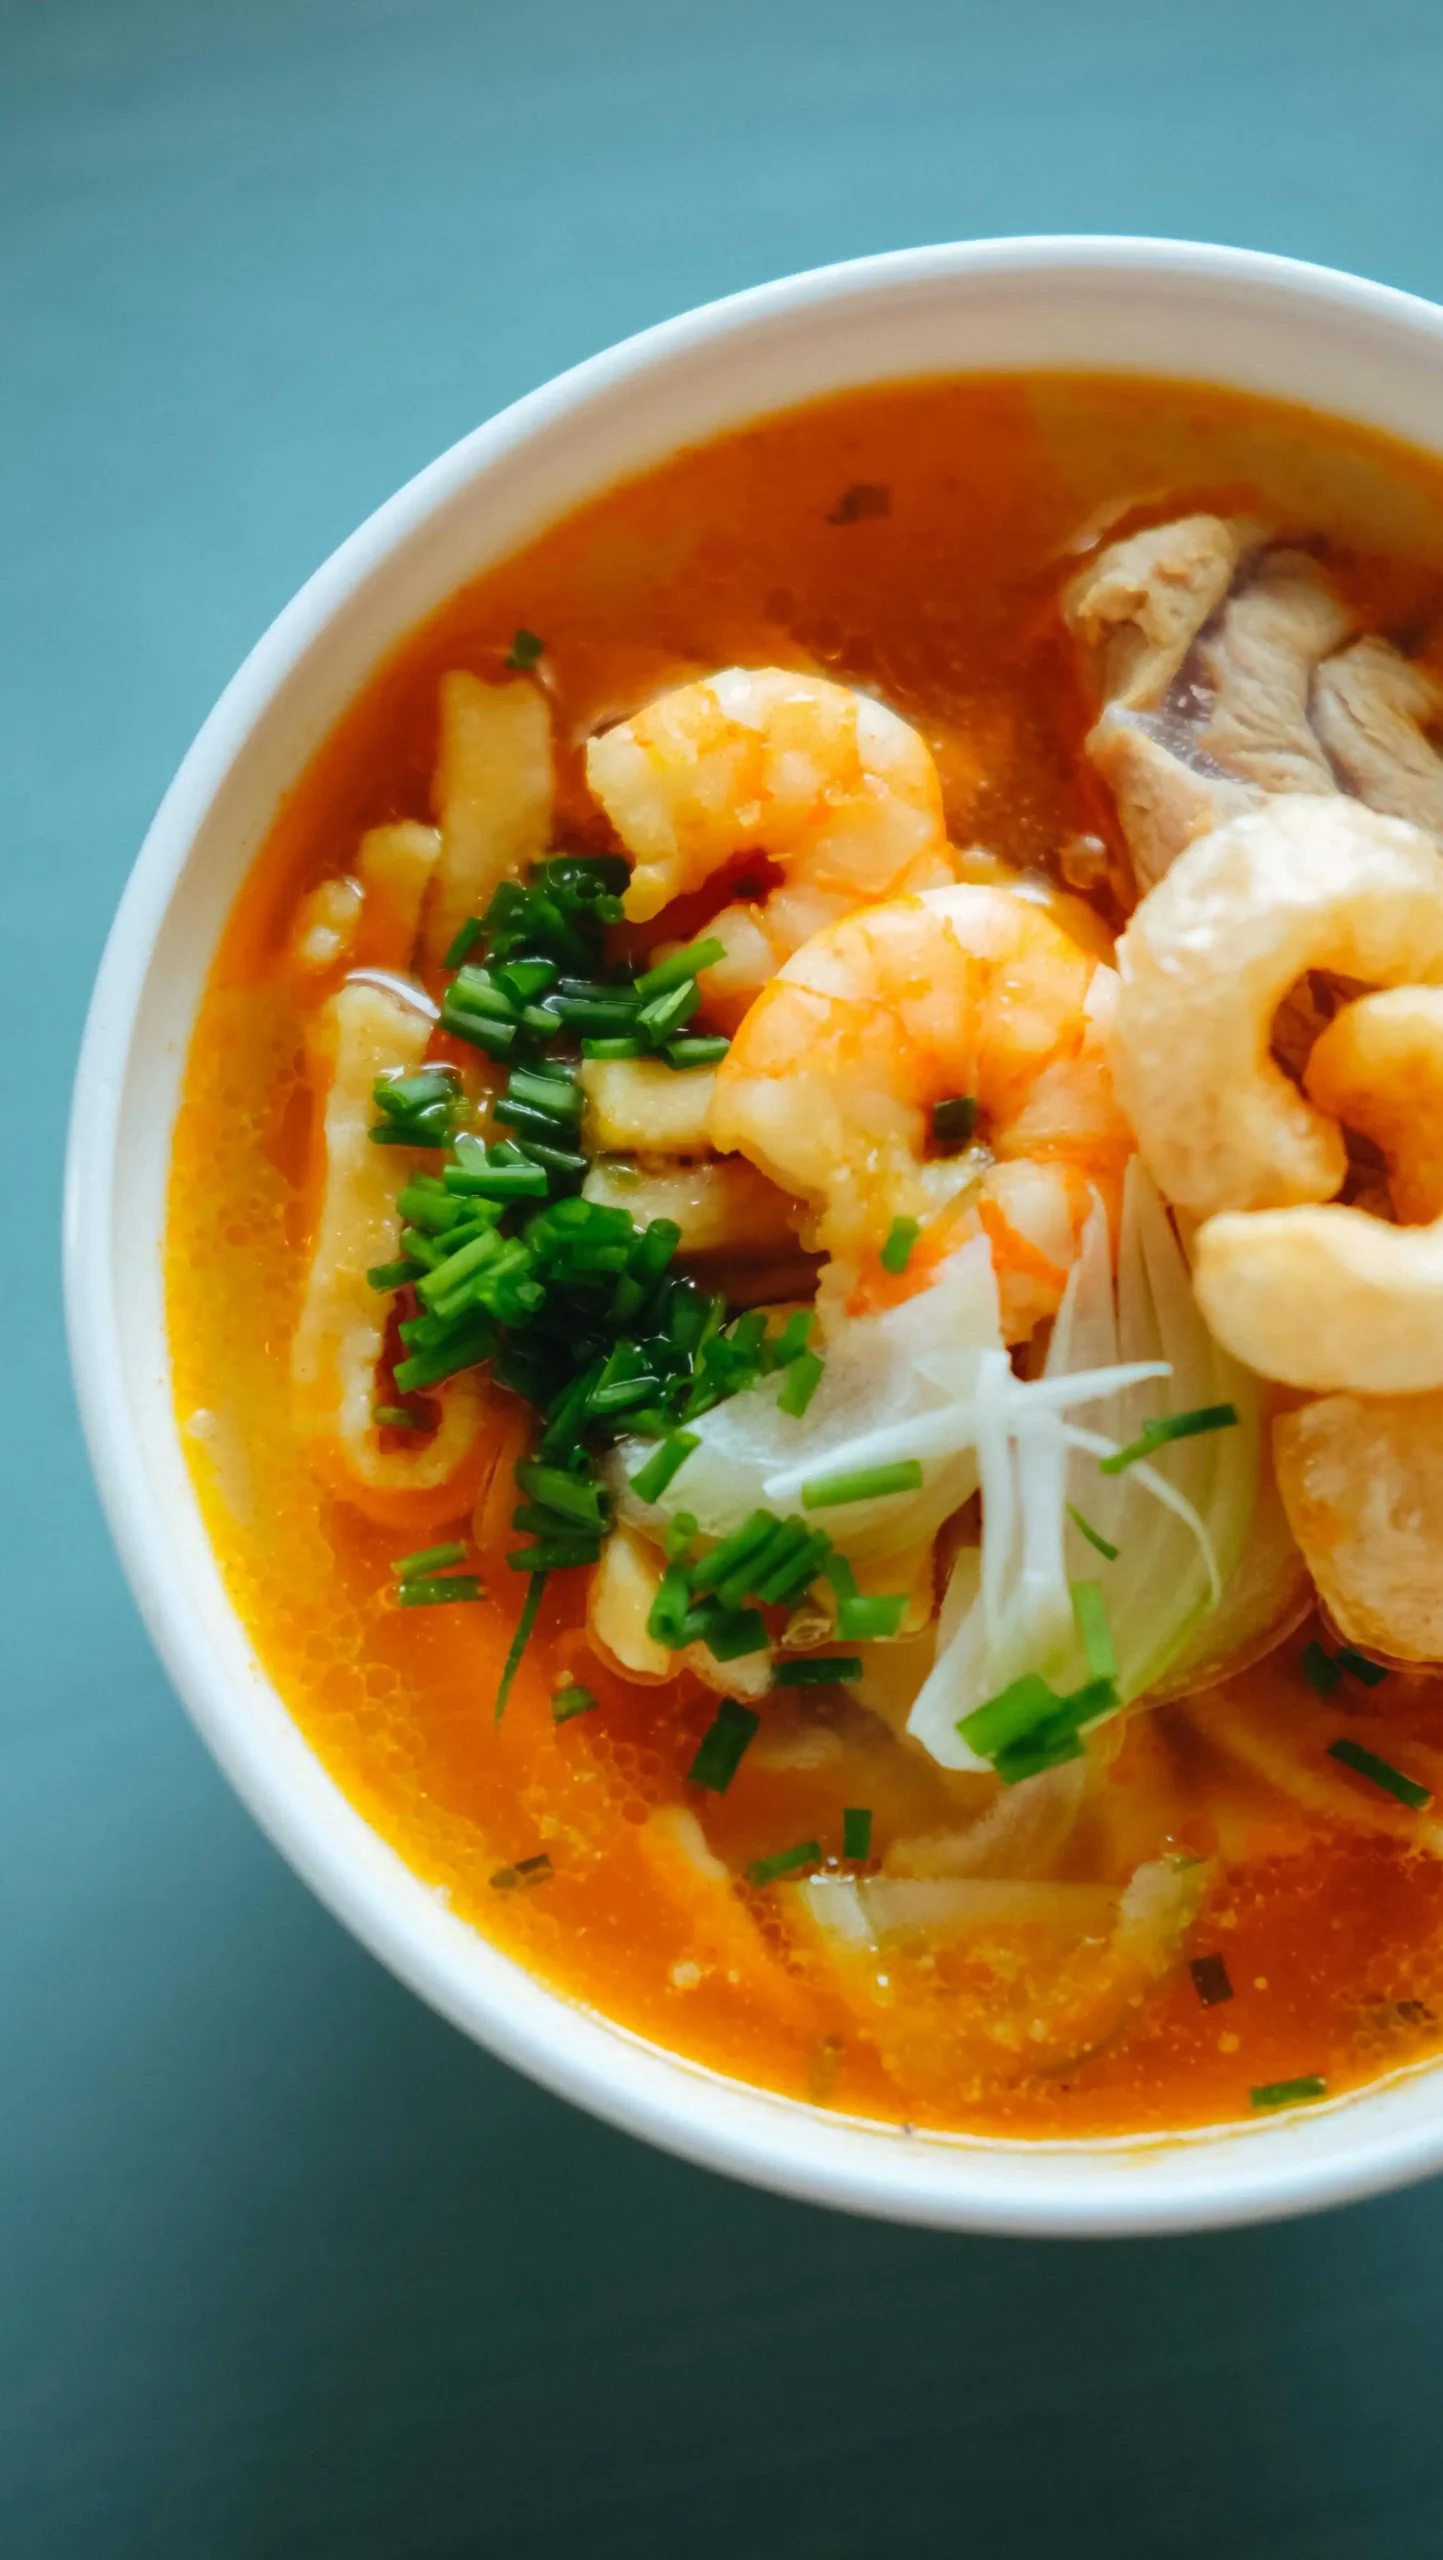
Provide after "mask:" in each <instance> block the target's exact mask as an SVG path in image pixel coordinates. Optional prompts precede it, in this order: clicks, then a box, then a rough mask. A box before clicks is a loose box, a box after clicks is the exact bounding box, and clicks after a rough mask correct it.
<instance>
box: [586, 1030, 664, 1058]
mask: <svg viewBox="0 0 1443 2560" xmlns="http://www.w3.org/2000/svg"><path fill="white" fill-rule="evenodd" d="M581 1054H582V1056H583V1058H645V1057H649V1056H650V1054H651V1052H650V1051H649V1049H648V1048H647V1045H646V1042H645V1041H644V1040H638V1039H636V1038H635V1036H634V1035H633V1034H631V1033H626V1034H624V1035H618V1037H617V1038H616V1039H614V1040H583V1041H582V1043H581Z"/></svg>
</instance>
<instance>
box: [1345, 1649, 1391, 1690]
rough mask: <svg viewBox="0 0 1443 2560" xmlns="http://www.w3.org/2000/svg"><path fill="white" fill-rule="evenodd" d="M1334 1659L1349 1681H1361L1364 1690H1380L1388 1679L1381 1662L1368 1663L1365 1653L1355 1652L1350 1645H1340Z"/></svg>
mask: <svg viewBox="0 0 1443 2560" xmlns="http://www.w3.org/2000/svg"><path fill="white" fill-rule="evenodd" d="M1334 1659H1335V1660H1336V1661H1337V1662H1338V1663H1339V1664H1340V1665H1341V1667H1342V1669H1343V1670H1344V1671H1346V1672H1347V1674H1348V1677H1349V1679H1350V1680H1361V1682H1362V1684H1363V1686H1364V1688H1365V1689H1379V1688H1381V1687H1382V1685H1383V1682H1384V1681H1385V1680H1386V1679H1387V1677H1388V1674H1387V1672H1386V1671H1385V1670H1384V1668H1383V1665H1382V1663H1381V1662H1370V1661H1369V1659H1368V1657H1367V1655H1366V1653H1358V1652H1356V1651H1355V1649H1354V1647H1353V1646H1352V1645H1350V1644H1340V1645H1339V1647H1338V1650H1337V1653H1336V1655H1335V1657H1334Z"/></svg>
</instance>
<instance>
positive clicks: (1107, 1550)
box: [1064, 1502, 1122, 1564]
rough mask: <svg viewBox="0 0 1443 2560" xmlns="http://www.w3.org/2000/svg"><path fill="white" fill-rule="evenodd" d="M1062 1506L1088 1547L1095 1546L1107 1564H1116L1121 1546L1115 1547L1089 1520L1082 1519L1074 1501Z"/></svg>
mask: <svg viewBox="0 0 1443 2560" xmlns="http://www.w3.org/2000/svg"><path fill="white" fill-rule="evenodd" d="M1064 1507H1065V1509H1066V1512H1067V1516H1068V1519H1069V1520H1070V1521H1071V1522H1072V1525H1073V1527H1074V1529H1077V1530H1079V1531H1080V1532H1081V1534H1082V1536H1083V1537H1084V1538H1085V1539H1086V1540H1087V1543H1088V1545H1089V1546H1090V1547H1095V1548H1096V1549H1097V1552H1098V1554H1099V1555H1100V1556H1106V1558H1107V1561H1108V1563H1109V1564H1116V1562H1117V1559H1118V1557H1119V1555H1120V1554H1121V1552H1122V1550H1121V1548H1120V1547H1115V1546H1114V1545H1113V1543H1112V1540H1111V1539H1110V1538H1105V1537H1104V1536H1103V1534H1102V1531H1101V1530H1100V1529H1094V1527H1093V1525H1092V1522H1091V1521H1090V1520H1084V1518H1083V1516H1082V1513H1081V1512H1080V1511H1079V1510H1078V1509H1077V1507H1076V1504H1075V1503H1071V1502H1069V1503H1067V1504H1066V1505H1065V1506H1064Z"/></svg>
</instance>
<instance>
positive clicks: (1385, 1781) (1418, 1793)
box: [1328, 1734, 1433, 1813]
mask: <svg viewBox="0 0 1443 2560" xmlns="http://www.w3.org/2000/svg"><path fill="white" fill-rule="evenodd" d="M1328 1758H1329V1759H1330V1760H1341V1761H1342V1763H1343V1766H1344V1768H1345V1769H1355V1770H1356V1771H1357V1773H1358V1776H1359V1777H1360V1778H1366V1779H1367V1780H1368V1781H1369V1784H1370V1785H1372V1786H1375V1787H1381V1788H1382V1790H1383V1793H1384V1795H1387V1796H1396V1798H1397V1800H1398V1802H1399V1804H1406V1805H1411V1807H1412V1809H1413V1811H1414V1812H1415V1813H1421V1812H1422V1811H1423V1810H1424V1808H1425V1806H1427V1805H1430V1804H1431V1803H1432V1801H1433V1794H1432V1790H1431V1788H1429V1787H1424V1786H1420V1785H1419V1783H1418V1780H1417V1779H1416V1778H1408V1777H1405V1776H1404V1774H1403V1772H1402V1770H1401V1769H1395V1768H1394V1766H1393V1764H1392V1762H1391V1760H1380V1759H1379V1757H1378V1754H1377V1752H1376V1751H1368V1750H1366V1749H1365V1748H1364V1746H1363V1744H1362V1743H1361V1742H1354V1741H1353V1739H1352V1737H1351V1735H1348V1734H1345V1735H1344V1736H1343V1739H1342V1740H1341V1742H1330V1743H1329V1745H1328Z"/></svg>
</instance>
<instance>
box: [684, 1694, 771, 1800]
mask: <svg viewBox="0 0 1443 2560" xmlns="http://www.w3.org/2000/svg"><path fill="white" fill-rule="evenodd" d="M760 1723H761V1717H760V1716H758V1715H754V1714H753V1712H752V1710H751V1708H750V1707H744V1706H742V1705H741V1704H740V1703H739V1701H738V1700H737V1699H735V1698H723V1700H722V1702H721V1705H720V1706H719V1707H718V1709H717V1711H716V1714H715V1715H714V1716H713V1718H712V1720H711V1723H710V1724H709V1725H708V1727H707V1729H706V1732H705V1733H704V1734H703V1735H702V1738H701V1741H700V1743H699V1744H698V1746H697V1753H696V1758H695V1759H694V1760H693V1762H692V1764H691V1767H690V1768H689V1769H688V1771H687V1776H688V1778H689V1779H690V1781H691V1783H692V1785H693V1786H694V1787H706V1788H708V1789H709V1791H710V1792H711V1794H712V1795H715V1796H724V1795H725V1794H726V1791H727V1789H728V1787H729V1786H730V1785H731V1782H732V1780H733V1778H734V1777H735V1776H736V1773H737V1771H738V1769H739V1768H740V1767H741V1764H742V1761H743V1759H744V1757H745V1755H746V1752H747V1749H748V1746H749V1745H750V1743H751V1741H752V1738H753V1736H754V1735H755V1733H756V1730H757V1727H758V1725H759V1724H760Z"/></svg>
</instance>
